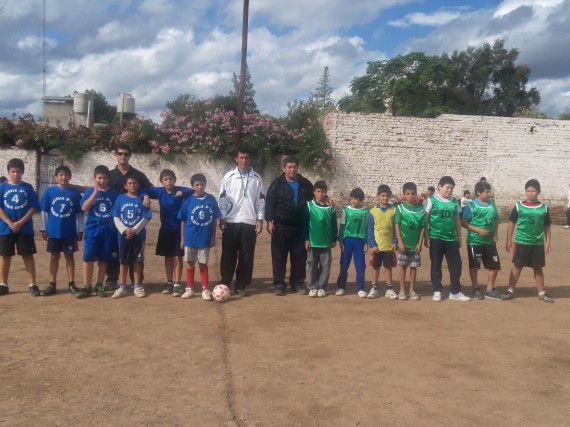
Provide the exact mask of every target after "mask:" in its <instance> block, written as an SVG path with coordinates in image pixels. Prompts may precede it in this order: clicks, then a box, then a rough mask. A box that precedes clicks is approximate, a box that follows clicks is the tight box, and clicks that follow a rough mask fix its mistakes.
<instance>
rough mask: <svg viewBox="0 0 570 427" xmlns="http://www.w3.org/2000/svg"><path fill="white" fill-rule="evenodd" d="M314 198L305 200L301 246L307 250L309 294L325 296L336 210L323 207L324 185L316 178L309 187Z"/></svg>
mask: <svg viewBox="0 0 570 427" xmlns="http://www.w3.org/2000/svg"><path fill="white" fill-rule="evenodd" d="M313 188H314V190H313V194H314V196H315V198H314V199H313V200H311V201H310V202H307V206H308V215H306V216H305V232H304V234H305V249H306V250H307V251H308V252H309V284H308V285H307V288H308V289H309V296H310V297H312V298H315V297H320V298H321V297H324V296H326V291H325V289H326V287H327V283H328V282H329V276H330V273H331V260H332V258H331V248H334V247H335V246H336V241H337V239H338V227H337V224H336V213H335V210H334V208H333V207H332V206H330V204H329V206H327V184H326V182H325V181H317V182H315V185H314V186H313Z"/></svg>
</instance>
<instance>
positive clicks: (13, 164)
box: [6, 159, 24, 173]
mask: <svg viewBox="0 0 570 427" xmlns="http://www.w3.org/2000/svg"><path fill="white" fill-rule="evenodd" d="M10 169H20V171H22V173H24V161H23V160H22V159H10V160H9V161H8V165H7V166H6V171H7V172H10Z"/></svg>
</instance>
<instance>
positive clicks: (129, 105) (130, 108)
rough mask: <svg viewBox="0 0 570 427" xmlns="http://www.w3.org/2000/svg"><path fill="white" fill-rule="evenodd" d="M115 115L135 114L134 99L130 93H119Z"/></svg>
mask: <svg viewBox="0 0 570 427" xmlns="http://www.w3.org/2000/svg"><path fill="white" fill-rule="evenodd" d="M117 113H124V114H135V98H133V96H132V95H131V94H130V93H121V94H120V95H119V99H118V100H117Z"/></svg>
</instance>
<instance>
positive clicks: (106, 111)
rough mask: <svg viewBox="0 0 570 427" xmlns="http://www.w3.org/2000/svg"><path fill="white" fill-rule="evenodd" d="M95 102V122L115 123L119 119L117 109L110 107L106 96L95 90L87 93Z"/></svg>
mask: <svg viewBox="0 0 570 427" xmlns="http://www.w3.org/2000/svg"><path fill="white" fill-rule="evenodd" d="M85 93H86V94H88V95H91V99H92V100H93V120H94V121H95V123H113V121H115V120H116V118H117V108H116V107H113V106H112V105H109V103H108V102H107V99H106V98H105V95H103V94H102V93H101V92H97V91H96V90H95V89H89V90H86V91H85Z"/></svg>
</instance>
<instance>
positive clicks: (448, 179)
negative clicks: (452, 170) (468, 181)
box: [437, 175, 455, 187]
mask: <svg viewBox="0 0 570 427" xmlns="http://www.w3.org/2000/svg"><path fill="white" fill-rule="evenodd" d="M447 184H449V185H453V186H454V187H455V181H454V180H453V178H452V177H450V176H449V175H445V176H442V177H441V179H440V180H439V183H438V184H437V185H438V186H439V187H443V186H444V185H447Z"/></svg>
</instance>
